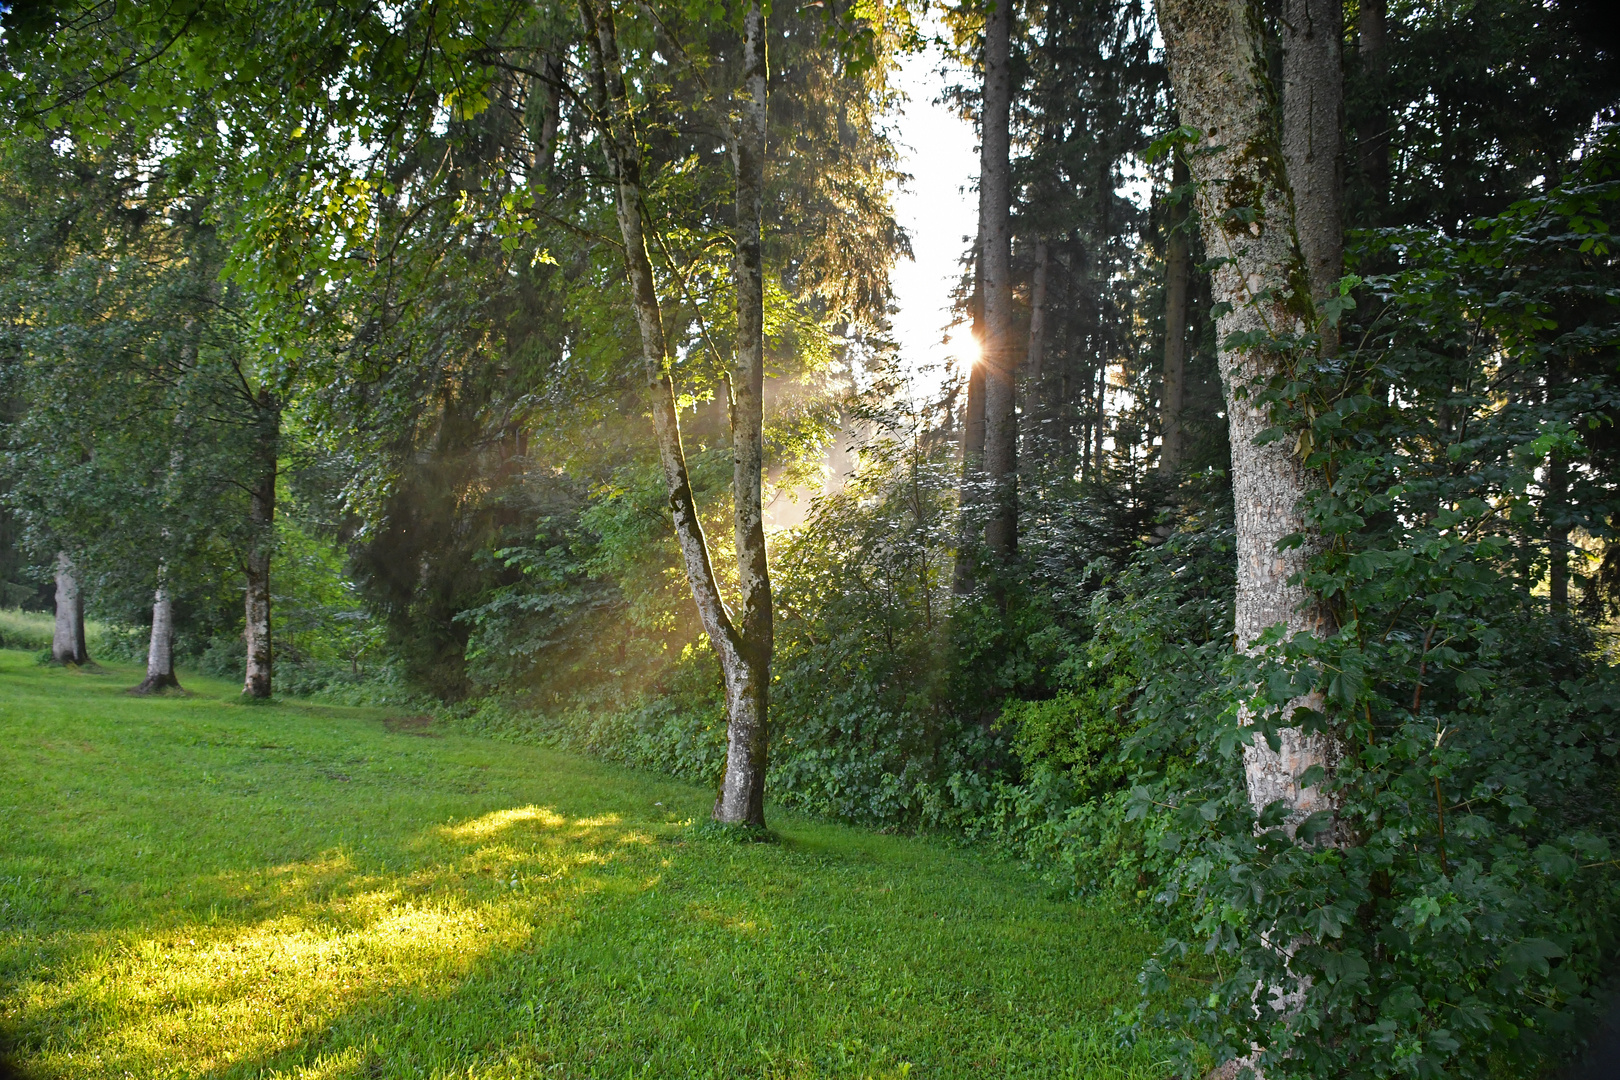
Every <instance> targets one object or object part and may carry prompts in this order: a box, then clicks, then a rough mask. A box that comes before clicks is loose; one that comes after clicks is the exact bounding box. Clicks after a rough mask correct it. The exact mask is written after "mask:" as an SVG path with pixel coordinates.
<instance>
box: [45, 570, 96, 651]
mask: <svg viewBox="0 0 1620 1080" xmlns="http://www.w3.org/2000/svg"><path fill="white" fill-rule="evenodd" d="M51 659H52V660H54V661H56V662H57V663H58V664H79V665H84V664H88V663H89V662H90V650H89V649H88V648H86V647H85V642H84V594H83V593H82V592H80V591H79V582H78V579H76V578H75V577H74V576H73V560H71V559H69V558H68V556H67V552H65V551H59V552H57V553H56V629H55V632H54V633H53V634H52V635H51Z"/></svg>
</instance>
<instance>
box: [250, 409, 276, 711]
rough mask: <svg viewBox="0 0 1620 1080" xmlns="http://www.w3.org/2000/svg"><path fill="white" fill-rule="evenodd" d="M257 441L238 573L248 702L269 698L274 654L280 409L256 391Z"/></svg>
mask: <svg viewBox="0 0 1620 1080" xmlns="http://www.w3.org/2000/svg"><path fill="white" fill-rule="evenodd" d="M258 408H259V433H258V440H257V446H256V450H257V457H258V462H257V463H258V466H259V475H258V478H257V479H256V480H255V481H254V484H253V488H252V491H251V494H250V496H249V505H248V528H249V530H250V535H249V537H248V550H247V557H246V558H245V559H244V560H243V570H244V572H245V576H246V578H247V589H246V593H247V597H246V600H247V607H246V612H245V615H246V620H245V625H244V627H243V631H242V636H243V638H244V640H245V641H246V643H247V671H246V674H245V676H244V678H243V680H242V693H243V695H244V696H246V697H250V698H261V699H262V698H268V697H269V696H270V694H271V690H272V680H271V675H272V667H273V664H274V659H275V658H274V653H273V650H272V647H271V636H270V555H271V552H272V551H273V550H274V548H275V525H276V470H277V456H278V454H279V452H280V442H281V409H280V408H279V406H278V405H277V404H276V403H275V402H274V401H273V400H272V399H271V398H270V396H269V394H268V392H266V391H263V390H261V391H260V392H259V400H258Z"/></svg>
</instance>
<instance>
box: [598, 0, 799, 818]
mask: <svg viewBox="0 0 1620 1080" xmlns="http://www.w3.org/2000/svg"><path fill="white" fill-rule="evenodd" d="M580 18H581V22H582V23H583V25H584V29H585V35H586V42H587V47H588V48H589V50H590V56H591V80H592V92H593V97H594V107H595V113H596V116H597V123H598V125H599V129H600V133H601V136H602V144H603V150H604V153H605V154H606V155H607V163H608V171H609V175H610V176H611V177H612V179H613V182H614V196H615V211H616V214H617V217H618V223H619V233H620V235H621V237H622V238H623V242H624V259H625V274H626V276H627V278H628V280H629V283H630V292H631V298H632V302H633V304H634V306H635V313H636V324H637V328H638V330H639V333H640V338H641V356H642V367H643V370H644V372H645V375H646V379H647V384H648V389H649V392H650V394H651V399H652V400H651V404H652V412H653V427H654V431H655V434H656V436H657V440H658V453H659V459H660V461H661V463H662V466H663V470H664V481H665V484H666V486H667V489H668V495H669V505H670V510H671V512H672V514H673V517H674V524H675V534H676V538H677V540H678V542H679V544H680V548H681V555H682V559H683V562H684V564H685V571H686V578H687V582H688V584H689V585H690V587H691V589H692V597H693V599H694V601H695V602H696V604H697V608H698V614H699V617H700V618H701V619H702V621H703V626H704V629H705V630H706V631H707V633H708V636H709V640H710V642H711V644H712V645H713V647H714V651H715V655H716V656H717V657H718V658H719V661H720V668H721V672H722V675H723V677H724V679H725V684H726V711H727V716H728V736H727V743H728V749H727V758H726V773H725V776H724V778H723V779H722V781H721V789H720V796H719V798H718V800H717V801H716V803H715V810H714V817H715V820H716V821H719V822H721V823H723V824H728V825H744V824H746V825H751V826H754V827H759V828H763V827H764V824H765V763H766V741H765V740H766V728H765V723H766V709H767V707H768V701H769V693H770V644H771V605H770V579H769V576H768V571H767V567H766V559H765V542H764V527H763V522H762V519H761V509H760V482H761V464H762V457H761V449H762V448H761V438H762V434H761V418H762V412H761V406H762V400H763V399H762V397H761V393H762V389H763V378H764V368H763V364H764V349H763V343H762V340H761V334H762V333H763V311H762V307H761V305H762V302H763V291H762V284H763V281H762V277H761V264H760V214H761V207H762V203H761V193H762V189H763V181H764V149H765V145H764V144H765V138H764V136H765V108H766V103H765V44H764V19H763V16H762V15H761V13H760V9H759V7H758V6H757V4H755V5H751V6H750V7H749V8H748V10H747V12H746V14H745V16H744V34H745V43H744V47H743V48H744V58H745V59H744V72H745V75H744V79H745V82H744V99H743V101H744V103H743V106H742V113H743V116H742V119H741V122H740V123H739V124H738V128H737V130H736V131H735V132H733V134H732V142H733V150H732V155H733V162H734V168H735V169H736V172H737V211H738V213H737V216H738V234H739V235H738V240H737V261H736V272H735V276H736V290H737V305H738V309H737V310H738V320H737V323H738V343H737V368H736V370H735V372H734V374H733V388H734V389H733V392H734V393H735V394H736V401H735V404H734V405H733V406H732V410H731V431H732V445H733V448H734V449H733V453H734V455H735V461H736V466H735V473H734V479H733V486H732V500H733V503H732V505H733V510H732V513H733V521H734V526H735V530H736V535H737V558H738V567H739V571H740V574H739V576H740V579H741V584H742V588H743V593H744V599H743V616H742V619H741V620H740V622H739V621H738V620H735V619H734V618H733V616H732V613H731V612H730V611H729V610H728V609H727V607H726V604H725V600H724V598H723V597H722V596H721V593H720V588H719V584H718V582H717V580H716V578H715V573H714V567H713V563H712V560H711V557H710V553H709V545H708V542H707V540H706V539H705V538H704V535H703V526H702V523H701V521H700V520H699V517H698V510H697V504H696V501H695V499H694V498H693V493H692V482H691V478H690V475H689V471H688V468H687V462H686V454H685V450H684V448H683V447H682V445H681V432H680V414H679V412H678V410H677V408H676V401H675V384H674V380H673V379H672V378H671V375H670V357H669V346H668V342H667V339H666V337H665V333H664V325H663V314H662V312H661V310H660V307H659V295H658V285H657V281H656V279H655V277H654V275H653V267H652V259H651V257H650V255H649V253H648V245H647V237H646V231H645V227H644V218H645V216H646V213H647V211H646V202H647V199H646V193H645V191H644V190H643V187H642V183H643V180H642V177H643V173H642V148H641V141H640V140H641V135H640V133H639V132H638V130H637V125H636V123H635V119H634V109H633V107H632V105H631V102H630V93H629V87H628V84H627V81H626V78H625V72H624V69H623V67H622V64H621V54H620V50H619V36H618V26H617V20H616V18H615V15H614V11H613V8H612V5H611V3H606V4H604V5H602V6H601V7H595V6H593V5H592V3H591V0H581V2H580Z"/></svg>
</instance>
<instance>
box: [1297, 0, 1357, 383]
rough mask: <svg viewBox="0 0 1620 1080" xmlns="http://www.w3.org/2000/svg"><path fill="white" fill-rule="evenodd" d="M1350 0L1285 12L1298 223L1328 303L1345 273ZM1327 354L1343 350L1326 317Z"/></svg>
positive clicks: (1315, 283) (1306, 3)
mask: <svg viewBox="0 0 1620 1080" xmlns="http://www.w3.org/2000/svg"><path fill="white" fill-rule="evenodd" d="M1343 36H1344V12H1343V5H1342V0H1285V2H1284V10H1283V18H1282V50H1283V52H1282V57H1283V139H1282V141H1283V158H1284V160H1285V161H1287V163H1288V184H1289V187H1291V188H1292V189H1293V193H1294V229H1295V231H1296V233H1297V234H1298V236H1299V251H1300V256H1301V257H1302V258H1303V259H1304V260H1305V277H1306V280H1307V281H1309V282H1310V289H1311V299H1312V301H1313V302H1314V303H1315V304H1317V305H1320V304H1321V302H1322V301H1323V300H1325V299H1327V297H1328V295H1329V294H1330V293H1331V292H1333V290H1334V287H1335V286H1336V285H1337V283H1338V280H1339V278H1340V277H1342V276H1343V275H1344V226H1343V214H1342V213H1341V211H1340V202H1341V198H1342V196H1341V192H1342V190H1343V187H1344V182H1343V169H1342V167H1341V162H1342V161H1343V153H1342V136H1341V132H1342V130H1343V127H1344V121H1343V118H1344V68H1343V58H1342V57H1341V56H1340V52H1341V39H1342V38H1343ZM1318 330H1319V332H1320V333H1321V336H1322V348H1321V354H1322V355H1323V356H1332V355H1334V354H1336V353H1337V352H1338V351H1339V330H1338V327H1336V326H1327V325H1322V326H1320V327H1319V328H1318Z"/></svg>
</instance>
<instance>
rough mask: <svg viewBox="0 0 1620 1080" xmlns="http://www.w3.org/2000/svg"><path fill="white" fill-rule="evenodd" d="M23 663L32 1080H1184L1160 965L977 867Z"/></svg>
mask: <svg viewBox="0 0 1620 1080" xmlns="http://www.w3.org/2000/svg"><path fill="white" fill-rule="evenodd" d="M139 675H140V673H139V672H138V671H136V670H135V669H134V668H132V667H129V666H127V665H108V667H107V668H106V669H105V670H103V671H98V672H80V671H70V670H62V669H57V668H50V667H45V666H41V665H38V664H36V663H35V662H34V659H33V657H32V656H31V655H29V654H25V653H19V652H12V651H0V746H4V748H5V749H4V752H3V753H0V1028H3V1029H4V1030H5V1032H6V1033H7V1035H8V1036H9V1037H10V1039H11V1040H12V1041H13V1043H14V1045H15V1046H16V1047H17V1049H18V1053H19V1055H20V1057H21V1059H22V1061H23V1063H24V1064H25V1065H26V1066H28V1067H29V1068H31V1069H32V1070H33V1071H34V1073H35V1074H36V1075H38V1076H41V1077H58V1076H60V1077H126V1076H134V1077H140V1078H147V1077H219V1078H225V1077H250V1076H252V1077H302V1078H311V1080H313V1078H316V1077H322V1078H337V1077H354V1078H366V1080H373V1078H379V1077H443V1078H450V1077H461V1078H470V1077H476V1078H479V1080H494V1078H508V1077H619V1076H651V1077H688V1076H690V1077H726V1078H730V1077H744V1076H750V1077H755V1076H757V1077H781V1078H799V1077H899V1076H912V1077H986V1076H994V1077H1007V1076H1020V1077H1024V1076H1031V1077H1033V1076H1042V1077H1046V1076H1051V1077H1144V1078H1145V1077H1155V1078H1156V1077H1160V1076H1163V1075H1164V1073H1165V1069H1164V1068H1163V1067H1162V1066H1161V1065H1158V1064H1157V1063H1155V1061H1154V1060H1153V1057H1152V1055H1151V1053H1150V1052H1149V1051H1148V1050H1146V1049H1144V1048H1140V1047H1139V1048H1137V1049H1135V1050H1124V1049H1121V1048H1120V1047H1119V1046H1118V1045H1117V1043H1116V1041H1115V1039H1114V1037H1113V1030H1114V1021H1113V1013H1114V1010H1115V1009H1116V1008H1118V1007H1121V1006H1129V1005H1130V1004H1131V1003H1132V1002H1133V1001H1134V998H1135V978H1134V975H1135V972H1136V970H1137V967H1138V965H1139V964H1140V962H1141V960H1142V959H1143V957H1144V956H1145V955H1146V954H1147V951H1148V949H1149V947H1150V944H1151V943H1150V941H1149V940H1148V939H1147V936H1146V935H1145V934H1143V933H1142V932H1140V931H1137V930H1133V929H1131V928H1130V927H1129V926H1128V925H1127V924H1125V923H1122V922H1121V921H1119V920H1118V919H1117V918H1114V917H1111V916H1110V915H1109V914H1108V913H1106V912H1104V911H1093V910H1088V908H1086V907H1085V906H1082V905H1076V904H1073V903H1067V902H1056V901H1052V900H1049V899H1047V898H1046V895H1045V890H1044V889H1043V888H1042V887H1041V886H1040V885H1039V884H1038V883H1037V882H1036V881H1034V880H1033V879H1032V878H1030V877H1029V876H1028V875H1026V874H1023V873H1022V872H1020V871H1019V870H1017V869H1016V868H1015V867H1012V866H1009V865H1004V864H999V863H995V862H993V861H987V860H986V858H985V857H984V856H982V855H980V854H978V853H975V852H972V851H961V850H953V849H948V848H944V847H940V846H937V845H933V844H930V843H926V842H922V841H916V840H910V839H902V838H896V837H887V836H881V835H876V834H872V833H867V832H863V831H860V830H857V829H851V828H844V827H839V826H834V825H827V824H820V823H815V822H811V821H805V820H800V819H797V818H793V817H790V816H788V815H786V814H783V813H776V814H775V815H774V817H773V819H772V824H773V827H774V828H775V830H776V832H777V833H778V835H779V837H780V840H779V842H777V843H768V844H741V843H732V842H726V841H724V840H715V839H705V838H704V837H703V835H702V834H700V833H699V832H697V831H695V830H693V829H691V828H690V827H689V823H690V822H692V821H694V820H695V821H702V820H704V818H705V817H706V813H707V810H708V805H709V801H710V795H709V794H708V793H706V792H704V791H702V790H700V789H698V788H694V787H692V786H690V785H685V784H680V783H676V782H673V781H667V780H662V779H659V778H657V777H651V776H646V775H642V774H636V773H631V772H627V771H624V770H620V769H615V768H612V767H609V766H605V765H602V764H599V763H596V762H593V761H590V760H586V759H581V758H576V757H571V756H568V755H564V754H558V753H551V752H548V751H545V750H543V749H538V748H532V747H523V746H514V745H510V744H506V743H498V742H491V741H486V740H480V739H473V738H466V737H461V736H458V735H456V734H454V733H452V732H448V731H439V730H435V729H432V728H431V727H424V726H420V724H421V723H423V722H420V721H410V720H408V719H407V718H399V717H394V716H391V715H390V714H389V713H388V712H387V711H385V710H379V709H369V710H368V709H353V708H340V707H335V706H321V705H316V704H310V703H301V702H295V701H288V702H282V703H279V704H276V705H269V706H249V705H244V704H241V703H239V701H238V700H236V699H237V688H236V687H235V686H234V685H229V684H226V683H223V682H218V681H211V680H207V679H204V678H201V677H199V676H196V675H183V676H182V681H183V682H184V683H185V685H186V687H187V688H188V689H189V690H191V691H193V692H194V694H193V696H191V697H188V698H162V699H140V698H131V697H127V696H125V695H124V694H123V690H124V689H125V688H127V687H128V686H130V685H132V684H134V683H135V682H136V681H138V678H139Z"/></svg>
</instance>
